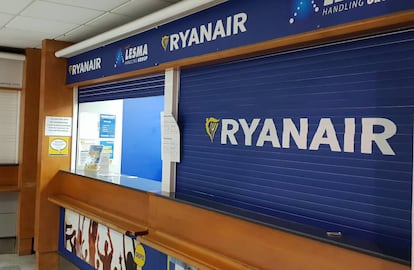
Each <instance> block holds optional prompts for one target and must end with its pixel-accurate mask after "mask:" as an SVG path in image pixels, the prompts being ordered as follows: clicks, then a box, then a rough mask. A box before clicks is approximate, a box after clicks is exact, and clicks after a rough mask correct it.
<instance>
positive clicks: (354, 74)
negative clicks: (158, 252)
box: [177, 31, 414, 261]
mask: <svg viewBox="0 0 414 270" xmlns="http://www.w3.org/2000/svg"><path fill="white" fill-rule="evenodd" d="M413 114H414V32H413V31H408V32H403V33H395V34H388V35H383V36H378V37H372V38H368V39H362V40H356V41H352V42H345V43H340V44H332V45H327V46H323V47H317V48H310V49H306V50H300V51H295V52H289V53H283V54H276V55H269V56H264V57H258V58H254V59H247V60H242V61H237V62H232V63H226V64H221V65H215V66H208V67H203V68H198V69H189V70H183V71H182V78H181V89H180V101H179V124H180V127H181V132H182V162H181V163H180V164H179V165H178V170H177V195H178V196H184V197H185V196H186V197H187V198H191V197H192V198H199V199H202V200H204V202H205V203H206V204H208V202H209V201H212V202H215V203H220V204H224V205H227V206H231V207H233V208H231V209H242V210H246V211H245V212H244V213H245V214H247V215H249V217H253V218H254V219H257V220H259V221H263V220H264V221H265V222H266V223H270V224H273V225H278V224H279V223H278V222H277V219H282V220H288V221H292V222H295V223H298V224H304V225H306V226H310V227H311V228H317V229H320V230H322V231H324V232H328V231H333V232H341V233H342V237H341V238H338V239H336V240H334V241H337V242H338V243H342V244H345V245H349V246H352V247H356V248H362V249H364V250H369V251H371V252H375V253H377V254H382V255H384V256H391V257H393V258H397V259H401V260H404V261H409V260H410V256H411V255H410V254H411V253H410V252H411V185H412V171H413V165H412V163H413ZM211 117H212V118H211ZM213 118H215V119H213ZM206 119H210V120H211V121H210V122H208V123H206ZM254 119H256V120H254ZM265 119H268V120H265ZM212 122H217V124H216V127H217V130H216V132H215V134H214V125H212ZM256 125H257V126H256ZM206 126H207V128H206ZM301 128H302V129H301ZM393 128H395V130H393ZM207 130H209V131H207ZM249 130H250V132H251V136H249V135H245V134H246V133H249ZM295 130H296V133H297V134H296V135H295ZM208 133H210V135H211V138H210V137H209V135H208ZM213 134H214V135H215V136H213ZM226 134H227V135H226ZM232 134H233V135H232ZM276 137H277V138H276ZM294 138H296V139H294ZM345 138H346V139H345ZM361 141H362V142H361ZM250 214H253V215H250ZM288 229H289V228H288Z"/></svg>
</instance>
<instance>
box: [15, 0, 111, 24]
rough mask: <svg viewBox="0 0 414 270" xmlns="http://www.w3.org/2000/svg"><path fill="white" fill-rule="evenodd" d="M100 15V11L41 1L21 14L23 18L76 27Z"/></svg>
mask: <svg viewBox="0 0 414 270" xmlns="http://www.w3.org/2000/svg"><path fill="white" fill-rule="evenodd" d="M101 14H103V12H102V11H97V10H92V9H85V8H79V7H73V6H67V5H59V4H55V3H48V2H43V1H37V2H35V3H34V4H33V5H31V6H30V7H29V8H27V9H26V10H25V11H24V12H22V13H21V15H23V16H28V17H33V18H42V19H44V20H53V21H57V22H64V23H68V24H77V25H80V24H83V23H86V22H88V21H90V20H92V19H93V18H95V17H97V16H99V15H101Z"/></svg>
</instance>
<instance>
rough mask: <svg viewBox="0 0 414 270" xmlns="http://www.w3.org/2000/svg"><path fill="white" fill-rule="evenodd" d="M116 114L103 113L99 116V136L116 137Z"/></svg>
mask: <svg viewBox="0 0 414 270" xmlns="http://www.w3.org/2000/svg"><path fill="white" fill-rule="evenodd" d="M115 123H116V116H115V115H112V114H101V115H100V116H99V138H115Z"/></svg>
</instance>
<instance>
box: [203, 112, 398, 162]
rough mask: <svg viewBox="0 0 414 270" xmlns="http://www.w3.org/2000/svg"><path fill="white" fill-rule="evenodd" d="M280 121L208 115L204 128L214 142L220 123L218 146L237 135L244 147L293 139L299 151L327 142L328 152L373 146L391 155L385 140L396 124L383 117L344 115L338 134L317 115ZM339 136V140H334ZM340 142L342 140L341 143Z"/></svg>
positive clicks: (280, 143) (285, 145)
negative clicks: (358, 145)
mask: <svg viewBox="0 0 414 270" xmlns="http://www.w3.org/2000/svg"><path fill="white" fill-rule="evenodd" d="M357 121H358V126H362V130H361V134H360V135H359V134H357V133H356V126H357ZM279 122H280V121H279ZM309 122H311V123H310V124H311V125H312V126H314V125H317V128H316V131H315V133H313V134H310V131H309ZM281 123H282V125H281V126H276V124H275V121H274V119H273V118H266V119H260V118H254V119H252V120H251V121H250V123H249V122H248V121H247V120H246V119H237V120H236V119H219V118H215V117H209V118H206V122H205V130H206V133H207V135H208V137H209V138H210V141H211V142H212V143H214V138H215V135H216V133H217V131H218V129H219V127H220V126H221V136H220V143H221V144H222V145H226V144H231V145H239V143H240V142H239V141H238V139H237V138H239V139H240V138H244V142H243V143H242V144H243V145H245V146H255V147H264V146H265V145H271V146H272V147H274V148H290V143H291V142H294V143H295V144H296V147H297V148H298V149H301V150H311V151H318V150H319V148H320V146H321V145H327V146H329V148H330V150H331V151H332V152H344V153H355V152H360V153H362V154H372V153H373V146H374V145H376V146H377V148H378V149H379V150H380V152H381V153H382V154H383V155H390V156H394V155H395V152H394V150H393V149H392V147H391V145H390V143H389V139H390V138H392V137H393V136H394V135H395V134H396V133H397V126H396V124H395V123H394V122H393V121H391V120H389V119H386V118H360V119H356V118H344V119H343V123H340V124H338V126H339V125H340V126H341V127H343V126H345V129H344V130H343V131H342V130H341V132H339V133H337V132H336V129H335V126H334V124H333V122H332V120H331V118H321V119H319V121H317V122H315V121H314V120H310V119H308V118H300V119H299V125H296V124H295V122H294V121H293V120H292V119H291V118H283V119H281ZM374 130H376V131H378V130H382V132H374ZM236 134H237V135H238V136H237V138H236ZM253 135H255V136H253ZM339 136H341V140H338V137H339ZM253 140H256V141H253ZM340 141H341V142H343V143H342V145H341V143H340ZM355 141H359V142H360V144H361V146H360V147H361V148H360V149H357V150H356V149H355Z"/></svg>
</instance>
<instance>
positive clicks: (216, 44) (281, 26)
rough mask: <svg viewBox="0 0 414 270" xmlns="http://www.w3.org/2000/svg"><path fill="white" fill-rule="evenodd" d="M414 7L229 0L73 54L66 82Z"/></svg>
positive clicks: (399, 0) (372, 1) (352, 0)
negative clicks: (142, 31)
mask: <svg viewBox="0 0 414 270" xmlns="http://www.w3.org/2000/svg"><path fill="white" fill-rule="evenodd" d="M413 9H414V1H407V0H392V1H389V0H388V1H385V0H280V1H268V0H254V1H253V0H237V1H236V0H230V1H228V2H226V3H223V4H221V5H218V6H215V7H212V8H210V9H207V10H204V11H201V12H199V13H196V14H193V15H190V16H187V17H185V18H182V19H179V20H176V21H173V22H171V23H168V24H165V25H162V26H159V27H157V28H155V29H152V30H149V31H147V32H144V33H140V34H137V35H135V36H131V37H129V38H126V39H123V40H120V41H117V42H114V43H112V44H108V45H106V46H104V47H101V48H97V49H95V50H92V51H89V52H85V53H83V54H80V55H78V56H74V57H71V58H69V59H68V69H67V83H68V84H70V83H75V82H80V81H86V80H91V79H96V78H101V77H105V76H110V75H114V74H120V73H124V72H129V71H133V70H138V69H142V68H148V67H153V66H157V65H159V64H162V63H168V62H172V61H176V60H181V59H185V58H190V57H195V56H199V55H203V54H208V53H215V52H218V51H224V50H228V49H232V48H236V47H240V46H246V45H251V44H255V43H259V42H264V41H268V40H273V39H278V38H282V37H286V36H290V35H295V34H300V33H305V32H309V31H314V30H318V29H322V28H326V27H331V26H337V25H340V24H345V23H351V22H355V21H359V20H363V19H369V18H374V17H378V16H382V15H387V14H392V13H395V12H399V11H405V10H413Z"/></svg>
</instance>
